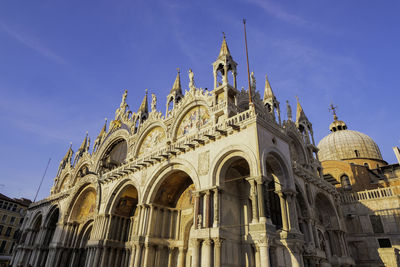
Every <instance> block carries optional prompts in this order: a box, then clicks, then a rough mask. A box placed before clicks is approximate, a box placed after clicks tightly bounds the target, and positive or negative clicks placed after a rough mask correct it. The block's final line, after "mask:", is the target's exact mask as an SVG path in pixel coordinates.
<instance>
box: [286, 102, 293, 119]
mask: <svg viewBox="0 0 400 267" xmlns="http://www.w3.org/2000/svg"><path fill="white" fill-rule="evenodd" d="M286 113H287V117H288V120H290V121H291V120H292V107H291V106H290V104H289V100H286Z"/></svg>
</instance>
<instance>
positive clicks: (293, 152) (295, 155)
mask: <svg viewBox="0 0 400 267" xmlns="http://www.w3.org/2000/svg"><path fill="white" fill-rule="evenodd" d="M289 136H290V143H289V149H290V158H291V159H292V160H293V161H295V162H297V163H298V164H300V165H304V164H306V163H307V157H306V153H305V152H304V148H303V146H302V145H301V143H300V141H299V140H298V138H297V137H295V136H293V134H289Z"/></svg>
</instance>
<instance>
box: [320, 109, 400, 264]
mask: <svg viewBox="0 0 400 267" xmlns="http://www.w3.org/2000/svg"><path fill="white" fill-rule="evenodd" d="M329 128H330V131H331V133H330V134H329V135H328V136H326V137H324V138H323V139H322V140H321V141H320V142H319V144H318V148H319V152H318V155H319V160H320V161H321V163H322V167H323V172H324V178H325V180H327V181H329V182H330V183H331V184H332V185H335V186H336V187H337V190H338V191H339V192H340V194H341V207H342V211H343V216H344V218H345V223H346V228H347V242H348V246H349V250H350V254H351V256H352V257H353V259H355V262H356V265H357V266H399V265H400V254H399V251H400V165H399V163H400V159H399V157H398V160H399V163H396V164H387V162H386V161H384V160H383V158H382V155H381V152H380V149H379V147H378V145H377V144H376V143H375V142H374V140H373V139H372V138H371V137H369V136H367V135H365V134H363V133H360V132H357V131H353V130H348V129H347V125H346V123H345V122H343V121H341V120H338V118H337V116H336V114H335V113H334V121H333V122H332V124H331V125H330V127H329ZM394 150H395V153H396V152H398V148H397V147H396V148H394ZM396 155H398V154H397V153H396Z"/></svg>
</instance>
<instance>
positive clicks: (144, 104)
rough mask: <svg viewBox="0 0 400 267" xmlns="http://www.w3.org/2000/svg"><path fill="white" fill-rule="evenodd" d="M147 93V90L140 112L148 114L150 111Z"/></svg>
mask: <svg viewBox="0 0 400 267" xmlns="http://www.w3.org/2000/svg"><path fill="white" fill-rule="evenodd" d="M147 91H148V90H147V89H146V94H145V96H144V98H143V101H142V104H141V105H140V108H139V110H138V112H142V113H147V112H148V111H149V109H148V103H147Z"/></svg>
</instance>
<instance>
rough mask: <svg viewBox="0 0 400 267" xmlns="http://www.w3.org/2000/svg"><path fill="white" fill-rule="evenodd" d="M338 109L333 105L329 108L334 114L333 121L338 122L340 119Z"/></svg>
mask: <svg viewBox="0 0 400 267" xmlns="http://www.w3.org/2000/svg"><path fill="white" fill-rule="evenodd" d="M337 108H338V107H337V106H334V105H333V104H331V105H330V106H329V111H331V112H332V114H333V119H334V120H335V121H336V120H337V119H338V117H337V116H336V109H337Z"/></svg>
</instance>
